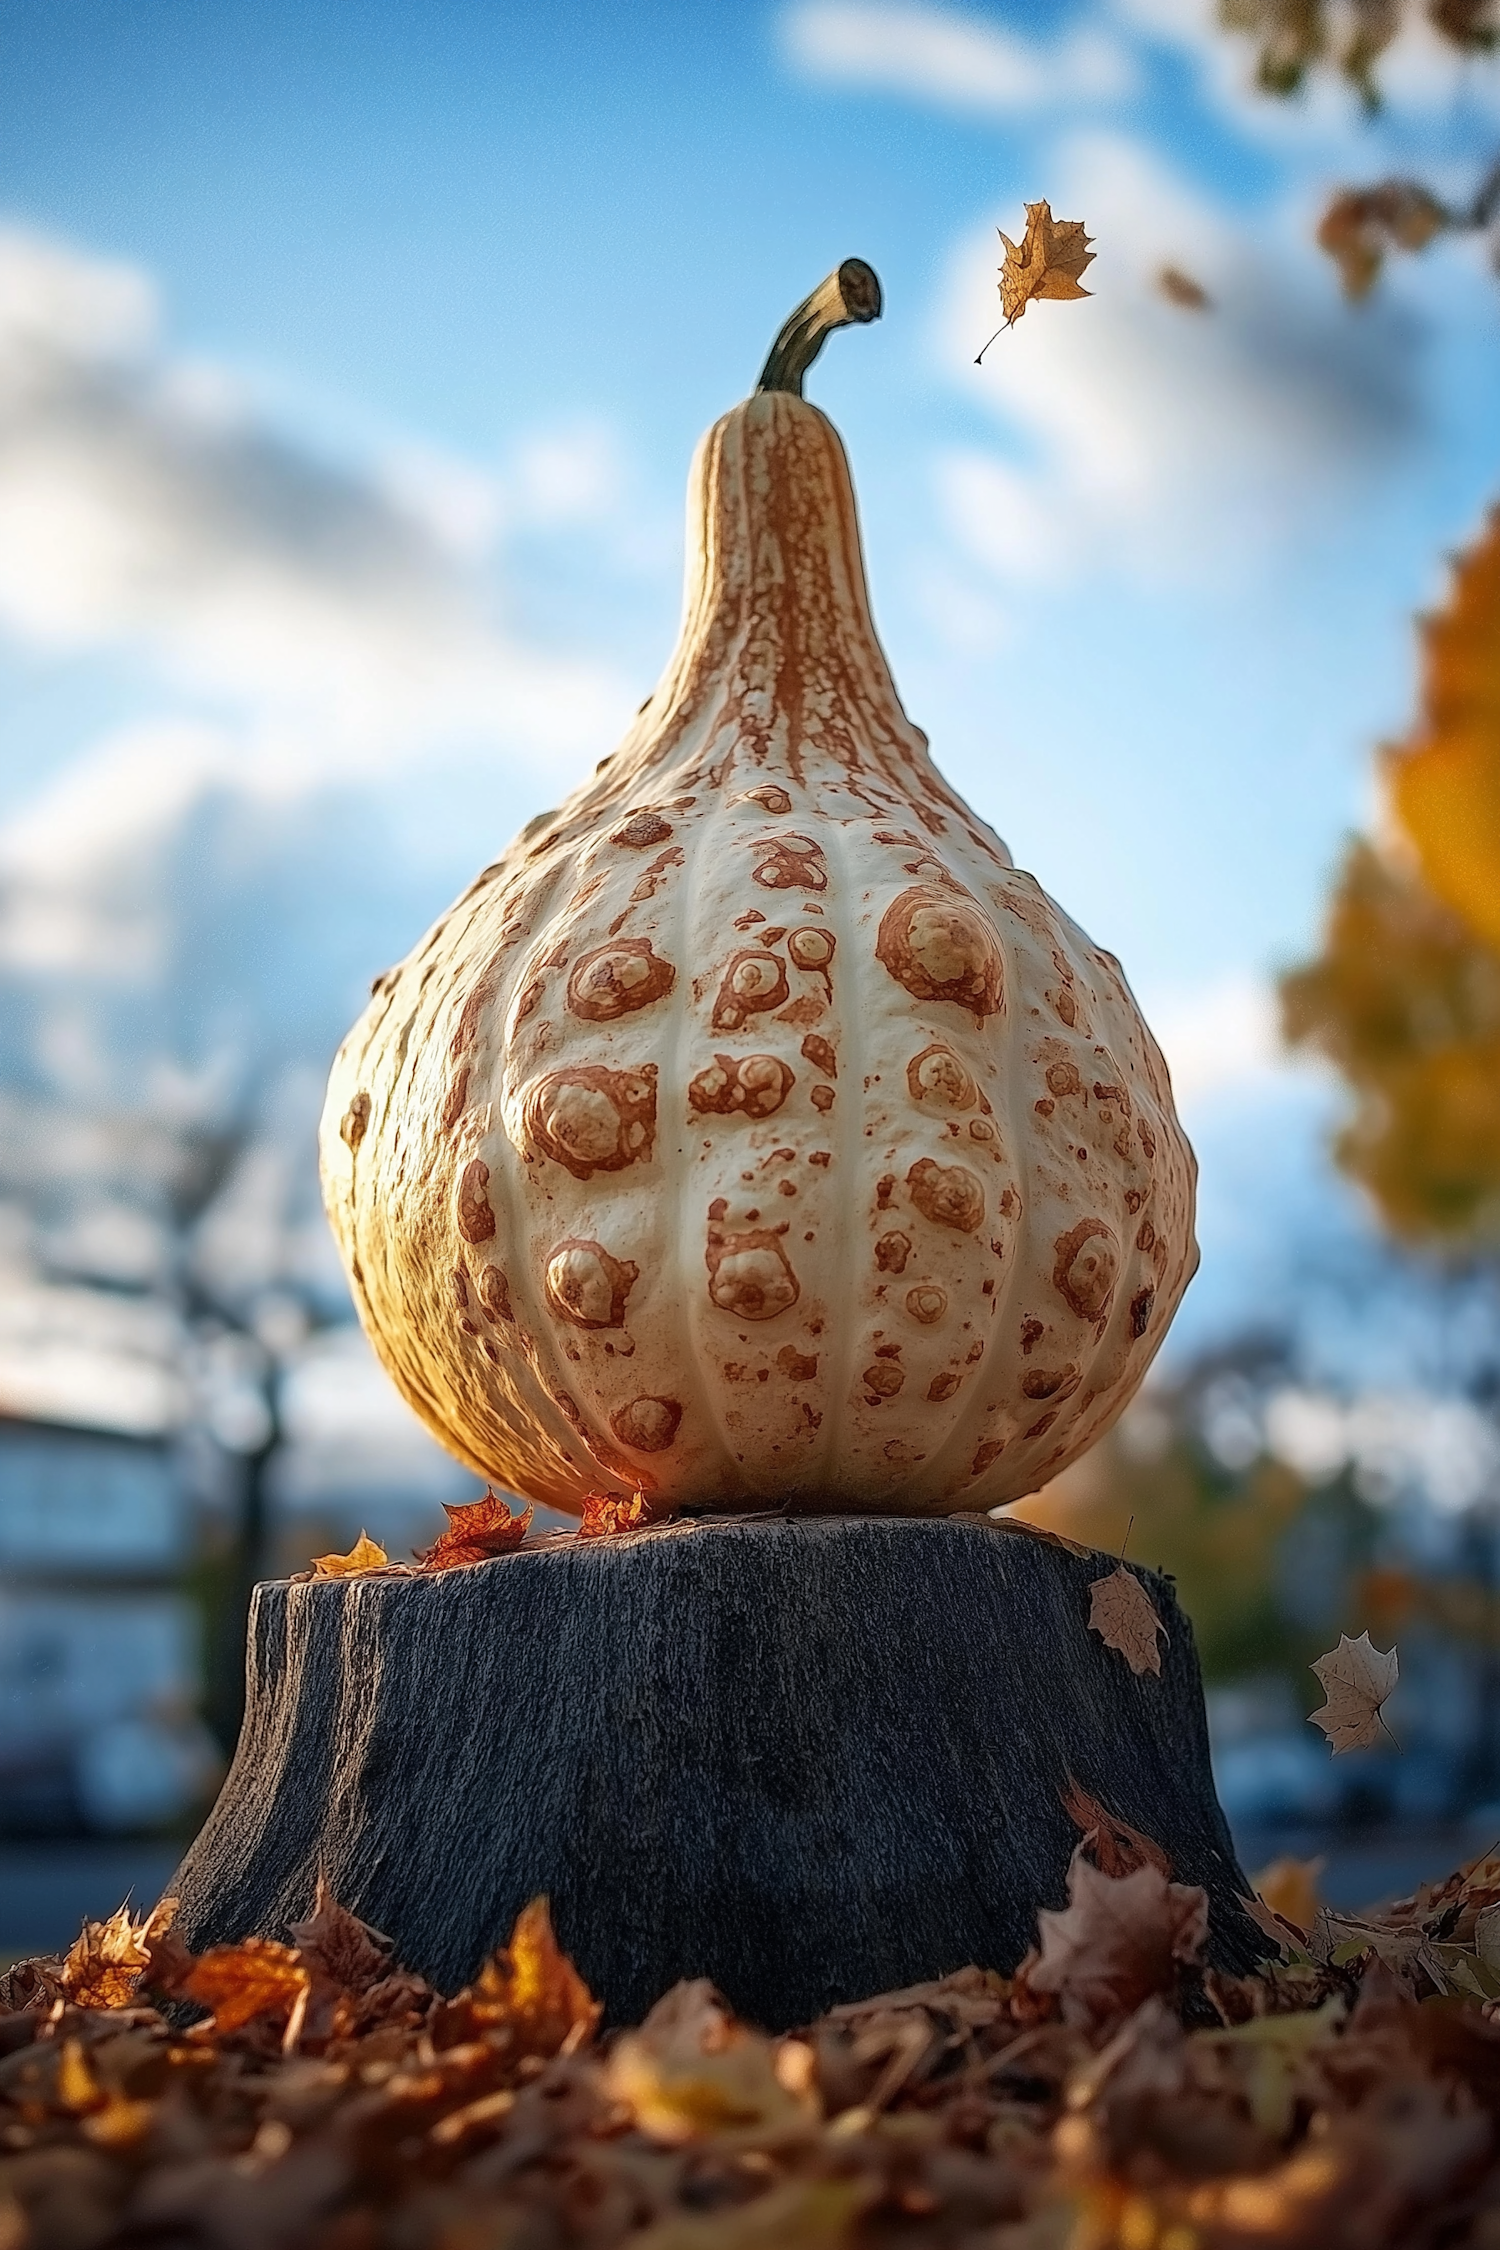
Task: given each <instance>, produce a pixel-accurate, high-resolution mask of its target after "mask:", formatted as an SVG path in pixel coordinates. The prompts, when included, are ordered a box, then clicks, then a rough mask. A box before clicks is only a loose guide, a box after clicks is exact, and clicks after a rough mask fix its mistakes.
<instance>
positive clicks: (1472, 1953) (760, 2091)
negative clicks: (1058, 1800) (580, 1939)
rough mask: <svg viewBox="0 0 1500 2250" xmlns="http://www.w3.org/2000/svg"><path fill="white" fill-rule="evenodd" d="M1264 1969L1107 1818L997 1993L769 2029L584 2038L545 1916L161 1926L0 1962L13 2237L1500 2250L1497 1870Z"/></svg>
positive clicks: (3, 2119)
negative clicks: (257, 1933) (1216, 1948)
mask: <svg viewBox="0 0 1500 2250" xmlns="http://www.w3.org/2000/svg"><path fill="white" fill-rule="evenodd" d="M1251 1904H1252V1911H1253V1913H1254V1917H1255V1919H1256V1920H1257V1921H1258V1922H1259V1924H1260V1926H1261V1928H1262V1929H1263V1930H1264V1932H1265V1934H1266V1942H1267V1945H1268V1946H1274V1947H1275V1948H1276V1951H1275V1953H1274V1955H1273V1956H1272V1957H1271V1958H1269V1959H1268V1960H1267V1962H1266V1964H1265V1966H1264V1967H1263V1969H1262V1971H1261V1972H1260V1973H1259V1974H1258V1975H1256V1976H1253V1977H1249V1978H1229V1977H1222V1976H1219V1975H1216V1974H1215V1973H1214V1971H1213V1970H1211V1969H1208V1968H1205V1967H1204V1965H1203V1954H1204V1948H1205V1944H1206V1940H1207V1931H1208V1910H1207V1900H1206V1898H1205V1896H1204V1893H1203V1892H1202V1891H1200V1890H1197V1889H1196V1888H1194V1887H1192V1886H1190V1885H1187V1884H1180V1883H1174V1882H1173V1881H1172V1880H1171V1874H1170V1870H1168V1869H1167V1868H1166V1867H1165V1866H1164V1864H1163V1863H1162V1861H1161V1857H1160V1854H1158V1853H1155V1852H1154V1847H1152V1846H1151V1845H1150V1843H1149V1840H1148V1839H1146V1838H1143V1837H1140V1836H1137V1835H1136V1834H1135V1833H1134V1832H1133V1831H1131V1830H1128V1829H1124V1828H1121V1827H1120V1826H1118V1824H1111V1825H1101V1826H1099V1827H1098V1828H1096V1829H1095V1830H1093V1831H1092V1832H1091V1833H1090V1834H1089V1835H1088V1836H1087V1837H1086V1838H1085V1841H1084V1843H1083V1844H1082V1845H1081V1846H1080V1848H1079V1852H1078V1854H1077V1856H1076V1857H1075V1859H1074V1862H1073V1866H1072V1870H1071V1873H1070V1877H1069V1898H1068V1904H1067V1906H1066V1907H1065V1908H1063V1909H1060V1910H1058V1911H1056V1912H1047V1913H1043V1914H1042V1915H1041V1917H1040V1920H1039V1928H1038V1935H1037V1943H1036V1945H1035V1946H1034V1948H1033V1949H1032V1952H1031V1953H1030V1954H1029V1955H1028V1957H1027V1959H1026V1960H1025V1961H1024V1962H1023V1963H1022V1964H1021V1966H1020V1968H1019V1969H1018V1970H1017V1972H1016V1974H1015V1975H1014V1976H1010V1977H1005V1976H1000V1975H998V1974H996V1973H994V1972H993V1971H991V1970H988V1969H984V1968H977V1967H976V1968H968V1969H963V1970H960V1971H959V1972H958V1973H957V1974H956V1975H953V1976H949V1977H945V1978H943V1979H942V1980H941V1981H940V1982H937V1983H933V1984H929V1985H923V1986H920V1987H917V1988H914V1989H913V1990H911V1991H907V1992H895V1993H887V1994H883V1995H882V1996H880V1997H879V1998H875V1999H870V2000H865V2001H861V2002H859V2003H857V2004H855V2005H852V2006H847V2007H840V2008H835V2009H832V2010H831V2011H830V2012H829V2013H828V2014H827V2015H826V2016H824V2017H822V2018H821V2019H820V2021H818V2022H817V2023H815V2024H811V2025H809V2026H807V2027H805V2028H804V2029H802V2030H800V2031H798V2032H796V2033H794V2034H792V2035H790V2036H787V2037H784V2038H779V2039H772V2038H767V2037H765V2036H763V2035H762V2034H761V2033H760V2032H758V2031H756V2030H755V2029H753V2028H752V2027H750V2026H747V2025H744V2024H740V2023H737V2022H736V2021H735V2020H734V2018H733V2016H732V2015H731V2013H730V2012H729V2010H728V2008H727V2007H726V2005H725V2004H724V2002H723V2001H722V2000H721V1999H720V1997H719V1996H718V1995H717V1994H716V1993H715V1992H714V1991H713V1990H712V1988H711V1987H709V1986H708V1985H706V1984H703V1983H701V1982H700V1983H691V1984H682V1985H679V1986H677V1987H676V1988H675V1989H674V1990H673V1991H671V1992H669V1993H667V1994H666V1995H665V1997H664V1998H663V1999H662V2000H661V2001H660V2002H659V2004H658V2005H657V2006H656V2007H655V2008H654V2009H653V2010H652V2012H651V2014H650V2015H649V2016H648V2017H647V2018H646V2020H645V2022H644V2023H642V2024H640V2025H639V2026H638V2027H636V2028H634V2029H631V2030H625V2031H617V2032H613V2033H605V2034H601V2032H600V2030H599V2009H598V2007H597V2006H596V2004H595V2002H594V2001H593V1999H592V1998H591V1996H590V1994H589V1992H588V1990H587V1988H586V1986H585V1985H584V1983H583V1981H582V1979H581V1978H580V1977H579V1975H578V1974H577V1972H576V1970H575V1969H574V1968H573V1967H572V1965H571V1964H570V1963H569V1962H568V1960H567V1959H566V1957H565V1955H564V1954H563V1953H562V1952H561V1951H560V1950H559V1948H558V1946H557V1943H556V1941H555V1939H554V1936H553V1932H552V1927H551V1923H550V1920H549V1917H548V1913H547V1908H546V1904H545V1901H542V1900H537V1901H535V1902H534V1903H533V1905H532V1906H530V1907H528V1908H527V1910H526V1912H525V1913H524V1914H523V1915H522V1916H521V1918H520V1920H519V1921H518V1923H517V1925H516V1928H515V1931H514V1932H513V1934H512V1937H511V1942H510V1945H509V1946H508V1948H506V1949H505V1950H504V1951H502V1952H501V1953H499V1954H497V1955H496V1956H495V1958H494V1959H493V1960H492V1961H490V1962H489V1963H487V1964H486V1966H485V1968H484V1969H483V1971H482V1972H481V1974H480V1976H479V1977H478V1979H477V1980H476V1982H475V1983H474V1984H473V1986H472V1987H470V1988H469V1989H468V1990H467V1991H465V1992H461V1993H459V1994H457V1995H456V1996H453V1997H444V1996H442V1995H440V1994H438V1993H436V1992H434V1991H432V1990H431V1989H430V1988H429V1987H428V1986H427V1985H426V1984H424V1983H423V1982H422V1980H421V1979H420V1978H418V1977H415V1976H412V1975H409V1974H408V1973H406V1972H405V1971H404V1970H402V1969H401V1968H400V1967H398V1966H396V1965H395V1964H394V1963H393V1961H392V1959H391V1954H390V1948H389V1946H388V1945H387V1944H386V1942H385V1941H384V1940H383V1939H381V1938H380V1937H379V1936H378V1935H377V1934H376V1933H374V1932H373V1931H371V1930H369V1929H367V1928H366V1927H365V1925H364V1924H363V1923H361V1922H359V1921H357V1920H356V1919H355V1918H354V1916H353V1915H351V1914H348V1913H346V1912H345V1911H344V1910H343V1908H341V1907H340V1906H339V1905H337V1904H336V1903H335V1902H334V1901H333V1900H332V1899H331V1898H330V1897H328V1896H326V1895H325V1896H322V1897H320V1898H319V1900H318V1902H317V1905H316V1908H315V1910H314V1912H313V1914H312V1915H311V1917H310V1919H309V1920H308V1921H307V1922H305V1923H302V1924H300V1925H298V1926H297V1927H296V1928H294V1929H293V1930H292V1931H291V1932H290V1933H289V1936H290V1938H291V1940H292V1942H291V1943H290V1944H287V1945H282V1944H276V1943H273V1942H271V1941H269V1940H255V1939H252V1940H250V1941H248V1942H246V1943H245V1944H242V1945H237V1946H225V1947H219V1948H216V1949H215V1950H213V1951H211V1952H209V1953H206V1954H203V1955H201V1956H196V1957H195V1956H194V1955H193V1954H191V1953H190V1952H188V1951H187V1949H186V1948H185V1947H184V1946H183V1945H182V1944H181V1943H180V1942H179V1941H178V1940H177V1938H176V1936H175V1934H174V1932H173V1929H172V1927H171V1919H170V1908H169V1907H167V1908H163V1909H160V1910H158V1912H157V1914H156V1915H155V1916H154V1917H152V1918H151V1919H149V1920H143V1921H135V1920H133V1919H132V1918H131V1916H130V1915H129V1914H128V1912H126V1911H125V1910H123V1909H122V1911H121V1912H120V1914H118V1915H117V1916H115V1917H114V1918H113V1919H112V1920H111V1921H109V1922H107V1923H94V1924H90V1925H88V1927H86V1929H85V1930H84V1932H83V1934H82V1935H81V1937H80V1938H79V1940H78V1942H77V1944H76V1945H75V1946H74V1947H73V1949H72V1951H71V1952H70V1953H69V1954H68V1956H67V1958H66V1959H65V1960H60V1961H59V1960H41V1961H31V1962H23V1963H21V1964H20V1965H19V1966H18V1967H17V1968H15V1969H13V1970H12V1971H11V1972H10V1974H9V1977H8V1978H6V1979H0V2005H3V2007H4V2011H5V2012H3V2013H0V2250H107V2246H112V2245H121V2246H124V2245H135V2244H141V2245H144V2244H153V2245H154V2244H164V2245H173V2246H177V2245H180V2246H181V2250H194V2246H197V2245H203V2246H205V2250H219V2246H223V2250H301V2246H303V2245H307V2246H309V2250H573V2246H575V2245H576V2246H579V2250H605V2246H608V2245H614V2244H618V2243H629V2244H630V2245H631V2246H632V2250H699V2246H702V2250H881V2246H886V2245H889V2246H891V2250H895V2246H898V2245H905V2244H909V2245H911V2246H912V2250H926V2246H928V2245H932V2246H937V2245H943V2246H948V2245H951V2246H953V2250H1250V2246H1252V2245H1266V2244H1285V2245H1305V2246H1306V2250H1343V2246H1348V2250H1381V2246H1384V2245H1390V2246H1391V2250H1396V2246H1400V2250H1422V2246H1425V2245H1433V2246H1446V2245H1455V2246H1457V2245H1466V2246H1475V2250H1477V2246H1479V2245H1486V2246H1494V2250H1500V1855H1493V1856H1488V1857H1485V1858H1483V1859H1481V1860H1478V1861H1476V1862H1474V1863H1473V1864H1472V1865H1471V1866H1469V1867H1467V1868H1465V1869H1462V1870H1460V1871H1459V1873H1458V1874H1456V1875H1454V1876H1453V1877H1452V1878H1450V1879H1449V1881H1448V1882H1446V1883H1444V1884H1442V1885H1436V1886H1429V1887H1428V1888H1427V1889H1425V1890H1424V1891H1422V1892H1420V1893H1418V1894H1417V1895H1416V1896H1415V1897H1414V1898H1412V1899H1407V1900H1403V1901H1400V1902H1398V1903H1397V1904H1396V1905H1395V1906H1393V1907H1389V1908H1387V1909H1385V1910H1383V1911H1382V1912H1381V1913H1379V1914H1372V1915H1370V1916H1367V1917H1362V1918H1347V1917H1344V1918H1341V1917H1337V1916H1334V1915H1331V1914H1330V1913H1328V1912H1327V1911H1325V1910H1319V1909H1317V1907H1316V1902H1315V1898H1314V1894H1313V1891H1312V1887H1311V1884H1310V1881H1309V1878H1308V1871H1307V1870H1306V1869H1304V1868H1300V1867H1298V1866H1296V1865H1294V1864H1289V1865H1283V1867H1281V1868H1280V1869H1279V1870H1275V1871H1271V1872H1270V1874H1269V1875H1268V1877H1267V1878H1266V1879H1263V1881H1262V1885H1261V1895H1260V1896H1258V1897H1257V1898H1256V1899H1255V1900H1254V1901H1252V1902H1251Z"/></svg>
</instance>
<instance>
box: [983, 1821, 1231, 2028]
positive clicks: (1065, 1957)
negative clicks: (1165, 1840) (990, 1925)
mask: <svg viewBox="0 0 1500 2250" xmlns="http://www.w3.org/2000/svg"><path fill="white" fill-rule="evenodd" d="M1037 1932H1038V1935H1039V1937H1040V1939H1041V1947H1040V1952H1039V1954H1038V1955H1036V1956H1034V1957H1033V1958H1032V1959H1031V1960H1029V1961H1028V1962H1027V1963H1026V1964H1025V1966H1024V1969H1023V1972H1022V1973H1023V1974H1024V1977H1025V1980H1026V1983H1027V1984H1028V1985H1029V1986H1030V1988H1031V1990H1032V1991H1033V1992H1047V1993H1054V1994H1055V1995H1056V1996H1057V1998H1058V2000H1059V2002H1060V2004H1061V2007H1062V2013H1063V2019H1064V2021H1065V2022H1068V2023H1078V2024H1090V2023H1102V2022H1107V2021H1110V2020H1111V2019H1113V2018H1116V2017H1120V2016H1127V2015H1129V2014H1130V2013H1131V2011H1132V2010H1133V2009H1135V2008H1137V2007H1139V2006H1140V2004H1141V2002H1142V2001H1143V2000H1145V1999H1148V1998H1149V1997H1150V1996H1151V1994H1152V1993H1154V1992H1168V1991H1170V1990H1171V1989H1172V1987H1173V1985H1174V1984H1175V1982H1176V1971H1177V1966H1178V1965H1179V1964H1180V1963H1185V1962H1193V1961H1196V1960H1197V1959H1198V1956H1199V1954H1200V1953H1201V1952H1202V1950H1203V1945H1204V1941H1205V1939H1206V1938H1207V1936H1208V1893H1207V1891H1205V1890H1200V1889H1199V1887H1198V1886H1197V1885H1196V1884H1188V1883H1171V1882H1168V1880H1167V1878H1166V1876H1165V1875H1163V1873H1162V1871H1161V1869H1160V1868H1159V1867H1138V1868H1136V1870H1135V1872H1134V1873H1133V1874H1131V1875H1121V1876H1109V1875H1101V1874H1100V1872H1099V1870H1098V1868H1097V1867H1093V1866H1091V1865H1090V1864H1089V1862H1088V1861H1087V1860H1086V1859H1085V1858H1084V1857H1083V1853H1082V1848H1081V1847H1080V1848H1079V1850H1077V1851H1075V1852H1074V1854H1073V1859H1072V1863H1071V1865H1070V1866H1069V1869H1068V1903H1067V1906H1066V1907H1065V1908H1064V1909H1063V1910H1062V1911H1061V1912H1056V1911H1053V1910H1052V1909H1050V1908H1047V1907H1043V1909H1042V1911H1041V1912H1040V1914H1038V1916H1037Z"/></svg>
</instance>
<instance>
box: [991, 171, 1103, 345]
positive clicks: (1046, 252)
mask: <svg viewBox="0 0 1500 2250" xmlns="http://www.w3.org/2000/svg"><path fill="white" fill-rule="evenodd" d="M997 231H998V232H999V235H1000V240H1001V241H1002V242H1003V243H1004V244H1005V263H1004V265H1003V266H1002V267H1001V268H1000V307H1001V310H1002V311H1003V313H1004V314H1005V325H1006V326H1007V328H1010V327H1014V325H1015V323H1016V322H1017V321H1018V320H1019V319H1020V317H1021V315H1022V313H1023V312H1025V310H1026V307H1027V306H1028V305H1029V304H1030V303H1031V301H1032V299H1033V298H1034V297H1088V296H1091V295H1092V291H1091V290H1088V289H1084V288H1081V287H1080V286H1079V276H1080V275H1081V274H1082V273H1083V271H1084V269H1085V268H1086V267H1088V266H1090V265H1092V264H1093V261H1094V252H1093V251H1092V250H1091V249H1090V248H1089V242H1090V240H1091V239H1092V238H1091V237H1090V236H1089V235H1088V234H1086V233H1085V231H1084V226H1083V221H1082V220H1081V219H1054V218H1053V216H1052V206H1051V205H1050V204H1049V203H1045V202H1043V203H1028V204H1027V206H1026V233H1025V236H1024V238H1023V240H1022V241H1021V243H1020V244H1019V245H1017V244H1016V243H1014V242H1012V241H1011V239H1010V236H1009V235H1008V234H1006V233H1005V231H1004V230H1003V228H1002V229H998V230H997Z"/></svg>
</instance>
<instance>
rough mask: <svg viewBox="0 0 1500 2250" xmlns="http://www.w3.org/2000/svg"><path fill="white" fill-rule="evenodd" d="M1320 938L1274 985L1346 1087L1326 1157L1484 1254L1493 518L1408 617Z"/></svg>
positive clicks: (1497, 666)
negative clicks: (1365, 786)
mask: <svg viewBox="0 0 1500 2250" xmlns="http://www.w3.org/2000/svg"><path fill="white" fill-rule="evenodd" d="M1384 782H1385V788H1386V793H1387V799H1388V803H1389V806H1390V809H1391V813H1392V815H1393V822H1394V827H1393V833H1392V836H1391V838H1390V840H1389V842H1388V843H1386V844H1385V845H1384V846H1380V845H1376V844H1374V843H1371V842H1369V841H1368V840H1366V839H1363V838H1361V839H1357V840H1356V841H1355V842H1354V843H1353V844H1351V846H1350V847H1349V850H1348V852H1347V854H1346V856H1345V859H1344V862H1343V865H1342V867H1341V868H1340V870H1339V874H1338V877H1337V879H1336V881H1335V884H1334V889H1333V896H1332V899H1331V901H1330V905H1329V911H1328V919H1327V924H1326V928H1325V933H1324V939H1323V946H1322V950H1321V952H1320V953H1319V954H1318V956H1317V957H1316V959H1314V960H1313V961H1311V962H1309V963H1307V964H1306V965H1305V966H1303V967H1301V968H1298V969H1296V970H1294V971H1293V972H1292V973H1291V974H1290V975H1289V976H1287V977H1286V978H1284V979H1283V982H1282V988H1281V989H1282V1009H1283V1024H1284V1028H1285V1032H1286V1035H1287V1037H1288V1039H1289V1040H1290V1042H1291V1043H1292V1044H1293V1045H1294V1046H1299V1047H1303V1048H1306V1049H1309V1050H1311V1051H1314V1052H1317V1053H1320V1054H1322V1055H1324V1056H1326V1057H1327V1059H1328V1060H1329V1061H1330V1062H1332V1063H1333V1064H1335V1066H1336V1067H1337V1068H1338V1070H1339V1071H1340V1073H1341V1074H1342V1076H1343V1078H1344V1080H1345V1082H1346V1084H1347V1085H1348V1086H1349V1088H1350V1090H1351V1091H1352V1093H1353V1095H1354V1108H1353V1112H1352V1115H1351V1116H1350V1118H1349V1120H1348V1122H1347V1124H1346V1125H1345V1126H1344V1128H1343V1130H1342V1132H1341V1133H1340V1135H1339V1138H1338V1141H1337V1144H1336V1153H1337V1156H1338V1160H1339V1162H1340V1163H1341V1165H1342V1166H1343V1167H1344V1169H1345V1170H1346V1171H1347V1172H1348V1173H1349V1174H1350V1175H1351V1177H1353V1178H1354V1179H1356V1180H1358V1181H1359V1182H1360V1184H1361V1185H1362V1186H1363V1187H1365V1188H1366V1189H1367V1190H1368V1191H1369V1193H1370V1194H1371V1196H1372V1197H1373V1198H1374V1201H1375V1204H1376V1206H1377V1208H1378V1209H1379V1211H1380V1213H1381V1216H1382V1218H1383V1219H1384V1220H1385V1222H1386V1223H1387V1225H1388V1226H1389V1227H1390V1228H1391V1229H1392V1230H1393V1232H1395V1233H1396V1234H1397V1235H1398V1236H1401V1237H1403V1238H1404V1239H1406V1240H1408V1241H1412V1242H1426V1243H1430V1244H1434V1245H1438V1246H1443V1247H1447V1248H1452V1249H1473V1248H1480V1249H1486V1250H1489V1249H1493V1248H1495V1247H1496V1246H1500V511H1497V513H1496V514H1495V515H1493V516H1492V517H1491V519H1490V522H1489V524H1488V526H1487V528H1486V530H1485V532H1484V534H1483V536H1482V537H1481V538H1480V540H1479V541H1478V543H1477V544H1476V545H1475V547H1474V548H1473V549H1472V550H1471V551H1470V552H1469V553H1468V554H1466V555H1464V556H1463V557H1461V558H1460V559H1459V561H1458V563H1457V564H1456V565H1455V568H1454V573H1453V584H1452V589H1451V593H1450V597H1449V600H1448V601H1447V603H1446V604H1445V605H1444V607H1443V609H1442V610H1441V611H1440V612H1439V614H1438V615H1436V616H1435V617H1433V618H1431V619H1429V620H1428V621H1427V622H1426V624H1425V625H1424V627H1423V675H1422V698H1421V711H1420V715H1419V718H1418V721H1417V724H1416V726H1415V727H1414V729H1413V731H1412V733H1411V735H1410V736H1409V737H1408V739H1407V741H1406V742H1405V743H1403V744H1401V745H1399V746H1397V747H1395V748H1393V749H1391V750H1389V751H1387V753H1386V754H1385V758H1384Z"/></svg>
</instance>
